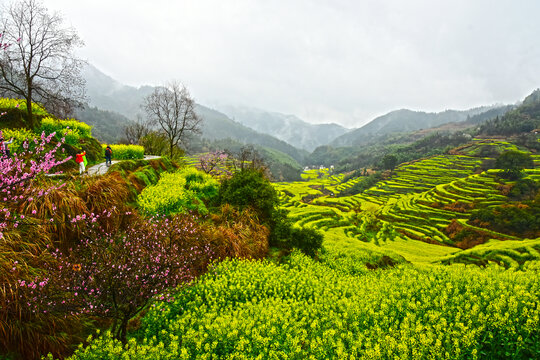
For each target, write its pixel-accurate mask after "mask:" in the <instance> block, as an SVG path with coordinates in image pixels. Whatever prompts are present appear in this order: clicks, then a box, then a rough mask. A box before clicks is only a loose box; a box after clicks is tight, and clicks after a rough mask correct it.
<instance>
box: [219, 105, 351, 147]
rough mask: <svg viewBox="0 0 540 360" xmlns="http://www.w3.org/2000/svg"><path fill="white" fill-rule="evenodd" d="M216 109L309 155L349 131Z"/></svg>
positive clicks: (288, 117) (285, 117)
mask: <svg viewBox="0 0 540 360" xmlns="http://www.w3.org/2000/svg"><path fill="white" fill-rule="evenodd" d="M218 109H219V110H220V111H222V112H223V113H225V114H227V115H228V116H229V117H230V118H231V119H234V120H235V121H238V122H239V123H241V124H243V125H245V126H247V127H250V128H252V129H254V130H256V131H258V132H261V133H264V134H269V135H272V136H274V137H276V138H278V139H280V140H283V141H286V142H287V143H289V144H291V145H293V146H295V147H297V148H300V149H305V150H308V151H310V152H311V151H313V150H314V149H315V148H316V147H318V146H321V145H326V144H328V143H330V142H331V141H332V140H334V139H335V138H337V137H338V136H340V135H343V134H345V133H346V132H348V131H349V129H346V128H344V127H343V126H341V125H338V124H310V123H307V122H305V121H303V120H302V119H300V118H298V117H296V116H295V115H285V114H281V113H277V112H268V111H264V110H260V109H254V108H248V107H242V106H219V107H218Z"/></svg>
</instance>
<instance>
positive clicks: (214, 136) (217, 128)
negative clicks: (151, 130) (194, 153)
mask: <svg viewBox="0 0 540 360" xmlns="http://www.w3.org/2000/svg"><path fill="white" fill-rule="evenodd" d="M195 111H196V112H197V114H198V115H199V116H201V117H202V118H203V119H204V121H203V126H202V134H203V137H205V138H207V139H210V140H219V139H233V140H236V141H239V142H241V143H244V144H255V145H261V146H265V147H269V148H272V149H276V150H279V151H281V152H283V153H285V154H287V155H289V156H291V157H292V158H293V159H295V160H296V161H298V162H300V163H301V162H302V161H303V159H304V157H305V156H306V155H307V151H305V150H300V149H297V148H295V147H294V146H292V145H290V144H288V143H287V142H285V141H283V140H279V139H277V138H275V137H273V136H271V135H268V134H262V133H260V132H257V131H255V130H253V129H251V128H249V127H246V126H244V125H242V124H240V123H238V122H236V121H233V120H231V119H230V118H229V117H228V116H227V115H225V114H223V113H221V112H219V111H216V110H213V109H210V108H208V107H205V106H202V105H200V104H197V106H196V108H195Z"/></svg>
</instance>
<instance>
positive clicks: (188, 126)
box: [142, 82, 202, 158]
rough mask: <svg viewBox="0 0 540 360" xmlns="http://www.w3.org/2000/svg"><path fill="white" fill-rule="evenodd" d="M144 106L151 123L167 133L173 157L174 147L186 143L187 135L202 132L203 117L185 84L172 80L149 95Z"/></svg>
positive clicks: (170, 152)
mask: <svg viewBox="0 0 540 360" xmlns="http://www.w3.org/2000/svg"><path fill="white" fill-rule="evenodd" d="M142 108H143V109H144V110H145V111H146V114H147V115H148V119H149V121H150V124H152V125H156V126H158V127H159V128H160V130H161V131H163V133H164V134H165V136H166V138H167V141H168V143H169V154H170V156H171V158H172V157H173V154H174V149H175V148H176V147H180V145H181V144H183V145H185V141H186V138H187V135H188V134H190V133H200V126H201V121H202V119H201V118H200V117H199V116H198V115H197V114H196V113H195V101H194V100H193V99H192V98H191V96H190V95H189V92H188V90H187V89H186V87H185V86H184V85H181V84H179V83H177V82H171V83H170V84H169V85H168V86H166V87H159V88H156V89H155V90H154V92H153V93H152V94H150V95H148V96H147V97H146V98H145V99H144V102H143V105H142Z"/></svg>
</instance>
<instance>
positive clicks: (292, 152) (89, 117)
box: [78, 65, 307, 162]
mask: <svg viewBox="0 0 540 360" xmlns="http://www.w3.org/2000/svg"><path fill="white" fill-rule="evenodd" d="M84 76H85V79H86V83H87V94H88V98H89V106H88V107H87V108H86V109H85V111H80V112H79V113H78V116H79V118H80V120H82V121H85V122H87V123H89V124H90V125H94V126H96V128H97V127H99V128H100V132H101V133H105V132H106V129H104V128H103V120H102V119H100V122H96V118H98V114H97V110H104V111H101V113H100V114H99V115H103V114H105V115H107V114H108V115H110V118H111V120H113V119H114V124H115V126H114V127H111V128H110V130H111V131H115V132H118V128H119V126H118V121H122V119H125V125H127V124H128V123H129V120H133V119H135V118H136V116H137V114H139V113H141V109H140V105H141V104H142V102H143V99H144V98H145V97H146V96H148V95H149V94H151V93H152V92H153V91H154V89H155V87H152V86H142V87H139V88H136V87H133V86H128V85H123V84H121V83H119V82H118V81H116V80H114V79H113V78H111V77H110V76H107V75H105V74H103V73H102V72H101V71H100V70H98V69H97V68H95V67H94V66H92V65H88V66H87V67H86V69H85V71H84ZM95 108H98V109H95ZM91 110H92V111H91ZM195 111H196V113H197V114H198V115H199V116H201V117H202V119H203V125H202V137H204V138H207V139H210V140H216V139H227V138H230V139H233V140H236V141H239V142H242V143H245V144H254V145H261V146H266V147H269V148H272V149H275V150H279V151H281V152H283V153H285V154H287V155H289V156H291V157H292V158H293V159H295V160H296V161H298V162H302V161H303V159H304V157H305V156H306V155H307V152H306V151H305V150H300V149H297V148H295V147H294V146H292V145H290V144H289V143H287V142H285V141H282V140H279V139H277V138H275V137H272V136H271V135H268V134H263V133H260V132H257V131H255V130H253V129H251V128H249V127H246V126H244V125H242V124H240V123H238V122H235V121H233V120H231V119H230V118H228V117H227V115H225V114H223V113H220V112H219V111H216V110H213V109H210V108H208V107H206V106H203V105H201V104H197V106H196V109H195ZM115 113H117V114H119V115H123V116H115ZM120 128H121V127H120ZM107 135H108V136H107V137H106V139H105V137H102V138H103V140H102V141H111V140H112V139H118V138H120V137H121V136H122V135H123V134H116V135H117V136H114V135H115V134H107Z"/></svg>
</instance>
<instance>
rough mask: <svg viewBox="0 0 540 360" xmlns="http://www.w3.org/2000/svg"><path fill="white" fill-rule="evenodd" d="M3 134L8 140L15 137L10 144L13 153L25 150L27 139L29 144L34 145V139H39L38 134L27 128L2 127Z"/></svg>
mask: <svg viewBox="0 0 540 360" xmlns="http://www.w3.org/2000/svg"><path fill="white" fill-rule="evenodd" d="M2 136H3V137H4V140H6V141H9V140H11V139H13V143H11V144H9V145H8V147H9V149H10V151H11V153H12V154H14V153H20V152H21V151H23V144H24V142H25V141H28V145H29V146H30V147H32V146H33V145H34V141H33V140H34V139H37V135H36V134H34V133H33V132H31V131H30V130H27V129H2Z"/></svg>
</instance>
